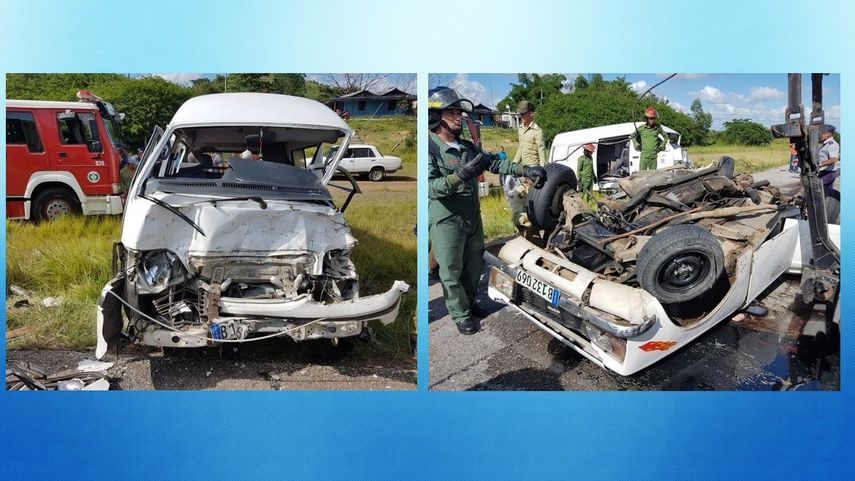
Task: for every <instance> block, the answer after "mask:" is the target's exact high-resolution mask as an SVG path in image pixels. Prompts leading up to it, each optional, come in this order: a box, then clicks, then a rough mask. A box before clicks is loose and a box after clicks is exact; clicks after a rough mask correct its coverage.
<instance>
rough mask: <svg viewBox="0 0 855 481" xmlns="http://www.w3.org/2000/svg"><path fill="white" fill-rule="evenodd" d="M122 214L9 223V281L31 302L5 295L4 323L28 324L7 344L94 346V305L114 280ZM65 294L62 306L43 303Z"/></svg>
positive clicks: (7, 254)
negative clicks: (113, 255) (23, 303)
mask: <svg viewBox="0 0 855 481" xmlns="http://www.w3.org/2000/svg"><path fill="white" fill-rule="evenodd" d="M119 229H120V219H119V218H118V217H69V218H64V219H61V220H59V221H56V222H49V223H44V224H39V225H35V224H32V223H27V222H18V221H7V222H6V282H7V285H16V286H19V287H23V288H24V289H27V290H28V291H30V296H28V300H29V302H30V307H27V308H15V307H13V305H14V303H15V302H16V301H18V300H20V298H19V297H16V296H13V297H8V298H7V299H6V328H7V329H15V328H19V327H25V326H26V327H29V328H30V330H29V332H28V333H27V334H25V335H23V336H21V337H18V338H15V339H12V340H11V341H9V342H8V343H7V348H9V349H18V348H82V347H86V346H93V345H95V306H96V303H97V301H98V295H99V294H100V292H101V288H103V287H104V285H105V284H106V283H107V281H109V280H110V277H111V270H110V259H111V252H112V250H111V249H112V242H113V240H114V239H118V237H119ZM46 297H62V298H63V303H62V305H61V306H60V307H55V308H48V307H44V306H43V305H42V300H43V299H44V298H46Z"/></svg>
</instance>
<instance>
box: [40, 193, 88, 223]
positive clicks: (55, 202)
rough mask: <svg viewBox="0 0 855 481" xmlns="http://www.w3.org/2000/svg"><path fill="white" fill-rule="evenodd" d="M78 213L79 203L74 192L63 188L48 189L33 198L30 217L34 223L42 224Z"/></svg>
mask: <svg viewBox="0 0 855 481" xmlns="http://www.w3.org/2000/svg"><path fill="white" fill-rule="evenodd" d="M80 212H81V209H80V202H79V201H78V200H77V196H76V195H74V192H72V191H71V190H69V189H67V188H63V187H48V188H47V189H45V190H43V191H41V192H39V193H38V194H36V196H35V197H34V198H33V204H32V212H31V213H30V216H31V217H32V218H33V220H34V221H36V222H42V221H53V220H57V219H59V218H60V217H63V216H66V215H70V214H80Z"/></svg>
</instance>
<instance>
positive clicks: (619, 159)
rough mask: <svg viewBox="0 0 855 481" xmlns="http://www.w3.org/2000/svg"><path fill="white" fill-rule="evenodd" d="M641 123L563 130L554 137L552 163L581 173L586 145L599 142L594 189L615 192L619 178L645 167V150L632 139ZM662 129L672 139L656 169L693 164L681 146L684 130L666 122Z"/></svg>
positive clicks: (595, 161) (660, 155)
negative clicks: (582, 157) (642, 166)
mask: <svg viewBox="0 0 855 481" xmlns="http://www.w3.org/2000/svg"><path fill="white" fill-rule="evenodd" d="M638 125H640V124H636V123H633V122H625V123H622V124H612V125H603V126H600V127H593V128H590V129H582V130H574V131H572V132H563V133H560V134H558V135H556V136H555V138H554V139H553V140H552V147H551V148H550V151H549V162H550V163H553V162H555V163H558V164H560V165H564V166H566V167H569V168H570V170H572V171H573V173H574V174H578V173H577V172H576V164H577V162H578V160H579V157H581V156H582V146H583V145H585V144H589V143H592V144H595V145H596V146H597V150H596V151H595V152H594V176H595V177H596V179H597V181H596V182H594V190H604V191H615V190H617V189H618V184H617V180H618V179H619V178H621V177H626V176H628V175H630V174H633V173H635V172H638V171H639V170H640V169H641V152H640V151H639V150H638V149H636V148H635V145H633V143H632V142H631V141H630V138H631V137H632V135H633V134H634V133H635V130H636V128H637V126H638ZM662 130H663V132H665V135H667V136H668V139H667V142H666V143H665V150H664V151H662V152H659V153H658V154H657V155H656V168H657V169H664V168H666V167H673V166H675V165H682V166H685V167H691V162H690V161H689V154H688V152H687V151H686V149H684V148H682V147H681V146H680V140H681V139H682V137H681V135H680V133H679V132H677V131H676V130H674V129H672V128H669V127H666V126H664V125H663V126H662ZM576 178H578V175H574V179H576ZM574 187H575V186H574Z"/></svg>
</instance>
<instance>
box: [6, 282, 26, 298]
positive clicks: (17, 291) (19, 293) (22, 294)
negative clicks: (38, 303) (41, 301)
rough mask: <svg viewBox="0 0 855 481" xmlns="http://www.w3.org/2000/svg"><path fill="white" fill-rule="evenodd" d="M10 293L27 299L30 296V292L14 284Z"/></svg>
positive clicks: (10, 288) (10, 287)
mask: <svg viewBox="0 0 855 481" xmlns="http://www.w3.org/2000/svg"><path fill="white" fill-rule="evenodd" d="M9 292H11V293H12V294H13V295H16V296H20V297H27V296H29V295H30V291H28V290H26V289H24V288H23V287H18V286H16V285H14V284H13V285H11V286H9Z"/></svg>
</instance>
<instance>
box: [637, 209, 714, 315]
mask: <svg viewBox="0 0 855 481" xmlns="http://www.w3.org/2000/svg"><path fill="white" fill-rule="evenodd" d="M723 273H724V252H723V251H722V249H721V245H720V244H719V242H718V241H717V240H716V238H715V237H713V235H712V234H710V232H709V231H708V230H706V229H704V228H703V227H698V226H696V225H693V224H689V225H678V226H674V227H669V228H668V229H665V230H663V231H661V232H659V233H657V234H655V235H654V236H653V237H652V238H651V239H650V240H649V241H648V242H647V243H646V244H644V247H642V248H641V251H640V252H639V253H638V262H637V263H636V276H637V277H638V284H639V285H640V286H641V287H642V288H643V289H644V290H646V291H647V292H649V293H650V294H652V295H653V297H655V298H656V299H659V301H660V302H662V303H663V304H680V303H685V302H688V301H693V300H697V299H699V298H700V297H702V296H704V295H705V294H708V293H710V292H712V290H713V287H714V286H715V284H716V281H717V280H718V279H719V277H721V276H722V274H723Z"/></svg>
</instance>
